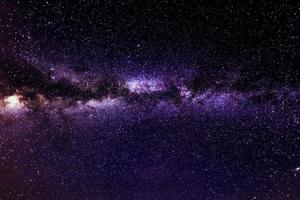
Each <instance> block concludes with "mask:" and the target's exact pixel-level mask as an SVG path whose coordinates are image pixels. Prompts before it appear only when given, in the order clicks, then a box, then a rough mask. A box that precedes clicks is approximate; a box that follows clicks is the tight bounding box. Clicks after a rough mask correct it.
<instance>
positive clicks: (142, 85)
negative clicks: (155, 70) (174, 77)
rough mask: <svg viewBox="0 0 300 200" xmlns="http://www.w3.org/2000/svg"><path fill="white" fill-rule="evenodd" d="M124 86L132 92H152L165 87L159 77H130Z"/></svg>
mask: <svg viewBox="0 0 300 200" xmlns="http://www.w3.org/2000/svg"><path fill="white" fill-rule="evenodd" d="M126 86H127V88H128V89H129V91H130V92H132V93H138V94H139V93H153V92H159V91H162V90H164V89H165V86H164V83H163V81H161V80H159V79H131V80H129V81H127V82H126Z"/></svg>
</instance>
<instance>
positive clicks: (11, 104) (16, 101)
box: [4, 94, 24, 111]
mask: <svg viewBox="0 0 300 200" xmlns="http://www.w3.org/2000/svg"><path fill="white" fill-rule="evenodd" d="M22 98H23V96H21V95H16V94H15V95H12V96H9V97H6V98H5V99H4V104H5V107H6V109H7V110H8V111H18V110H21V109H23V108H24V104H23V102H21V99H22Z"/></svg>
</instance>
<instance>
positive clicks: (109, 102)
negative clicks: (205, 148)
mask: <svg viewBox="0 0 300 200" xmlns="http://www.w3.org/2000/svg"><path fill="white" fill-rule="evenodd" d="M119 103H120V101H119V99H113V98H110V97H107V98H105V99H102V100H101V101H98V100H95V99H92V100H90V101H88V102H87V103H86V105H87V106H89V107H92V108H106V107H113V106H116V105H118V104H119Z"/></svg>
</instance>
